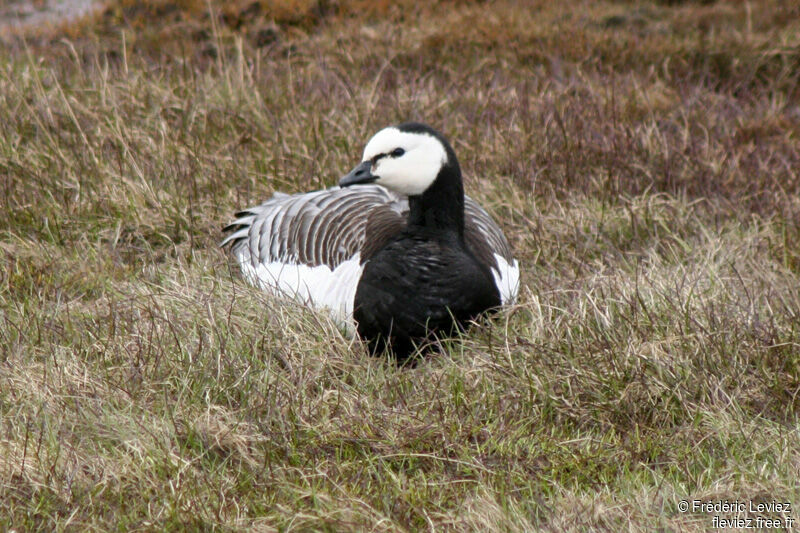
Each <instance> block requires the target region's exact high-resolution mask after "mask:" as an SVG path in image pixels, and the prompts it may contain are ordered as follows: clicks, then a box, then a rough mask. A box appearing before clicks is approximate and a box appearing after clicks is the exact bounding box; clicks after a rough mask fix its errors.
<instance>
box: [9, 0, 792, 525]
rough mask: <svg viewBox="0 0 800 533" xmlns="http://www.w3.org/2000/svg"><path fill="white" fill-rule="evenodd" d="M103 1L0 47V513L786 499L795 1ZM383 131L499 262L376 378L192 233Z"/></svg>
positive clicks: (579, 508)
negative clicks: (410, 130) (463, 203)
mask: <svg viewBox="0 0 800 533" xmlns="http://www.w3.org/2000/svg"><path fill="white" fill-rule="evenodd" d="M116 6H117V7H113V8H108V9H106V10H104V11H101V12H99V13H98V14H96V15H93V16H91V17H89V18H86V19H84V20H80V21H77V22H74V23H72V24H70V25H64V26H61V27H56V28H47V29H39V30H28V32H27V33H26V34H19V33H17V34H11V33H9V32H6V34H5V35H3V37H2V38H3V42H4V47H3V48H0V117H2V120H0V529H2V530H6V529H9V530H10V529H13V530H16V531H26V530H42V531H53V530H55V531H87V530H88V531H107V530H146V531H156V530H175V531H177V530H186V529H188V530H210V529H220V530H225V531H231V530H233V531H237V530H242V531H251V530H257V531H273V530H329V531H362V530H369V531H417V530H454V531H526V530H546V531H585V530H606V531H621V530H629V531H651V530H655V529H658V530H663V531H702V530H706V529H710V528H711V527H712V518H713V514H709V513H697V512H691V511H690V512H687V513H684V512H681V511H680V509H679V502H680V501H681V500H690V501H691V500H696V499H701V500H710V501H719V500H723V501H724V500H729V501H742V502H747V501H754V502H758V501H768V502H769V501H773V500H776V501H779V502H791V503H792V504H793V507H792V512H791V513H789V514H784V515H783V518H786V517H790V518H795V519H797V520H800V513H799V512H798V509H800V507H799V506H800V485H798V482H797V480H798V479H800V437H799V436H798V416H799V415H800V398H798V393H800V244H798V243H799V242H800V196H799V195H800V87H799V86H798V80H799V79H800V8H798V7H797V4H796V2H790V1H782V0H765V1H763V2H735V1H722V0H720V1H717V2H618V1H613V2H612V1H610V0H601V1H597V2H578V1H570V2H561V3H558V2H544V1H530V2H512V1H511V0H508V1H506V0H497V1H495V2H477V1H475V2H465V1H460V2H459V1H444V0H442V1H432V2H428V3H426V4H425V5H424V6H422V7H420V6H419V5H418V3H416V2H410V1H402V2H366V1H356V0H352V1H349V0H327V1H323V0H316V1H313V2H312V1H278V0H275V1H262V2H249V3H248V2H235V3H228V4H226V6H225V7H224V8H222V7H218V6H216V4H211V5H209V4H208V3H206V2H200V1H196V2H194V1H186V2H167V1H158V2H144V1H133V0H125V1H124V2H120V3H119V4H117V5H116ZM402 120H424V121H426V122H429V123H431V124H432V125H434V126H436V127H437V128H439V129H441V130H442V131H444V132H445V133H446V134H447V135H449V136H450V138H451V139H452V141H453V143H454V146H455V149H456V151H457V153H458V154H459V157H460V159H461V163H462V168H463V169H464V171H465V174H466V188H467V191H468V192H469V193H470V194H471V195H472V196H473V197H476V198H478V199H479V200H480V201H481V202H482V203H483V204H484V205H486V206H487V207H488V209H489V210H490V211H491V212H492V213H493V214H494V215H495V216H496V217H497V219H498V220H499V221H500V223H501V225H502V226H503V227H504V229H505V231H506V233H507V235H508V236H509V238H510V240H511V241H512V244H513V246H514V247H515V249H516V251H517V254H518V256H519V258H520V260H521V263H522V269H523V275H522V290H521V297H520V300H519V302H518V304H517V305H516V306H515V307H513V308H510V309H507V310H505V311H503V312H502V313H500V314H498V315H497V316H496V317H495V318H494V319H493V320H491V321H490V322H489V323H487V324H482V325H477V326H476V327H474V328H473V329H472V330H471V331H470V332H469V333H468V334H466V335H464V336H463V337H460V338H455V339H443V340H442V344H443V346H444V352H445V353H444V354H442V355H441V356H438V357H433V358H429V359H427V360H425V361H422V362H420V363H419V364H417V365H416V366H414V367H403V368H398V367H397V366H395V365H393V364H391V363H389V362H387V361H386V360H385V359H381V358H370V357H368V356H367V355H366V354H365V353H364V350H363V348H362V347H361V345H360V344H359V343H358V342H357V341H355V340H352V339H349V338H347V337H345V336H343V335H342V333H341V332H339V331H338V330H337V329H336V328H335V326H334V325H333V324H332V323H331V322H330V321H329V320H328V318H327V317H326V316H325V315H323V314H318V313H314V312H312V311H310V310H308V309H305V308H303V307H301V306H298V305H296V304H293V303H290V302H285V301H281V300H278V299H274V298H272V297H270V296H268V295H265V294H262V293H260V292H258V291H254V290H252V289H250V288H249V287H248V286H246V285H245V284H244V283H243V282H242V281H241V280H240V279H239V278H238V277H237V276H236V275H235V272H234V271H233V270H232V269H231V268H230V266H229V264H228V261H227V259H226V257H225V255H224V253H223V252H222V251H221V250H219V249H218V248H217V243H218V242H219V240H220V238H221V234H220V228H221V227H222V226H223V225H224V224H225V223H227V222H228V221H229V220H230V218H231V216H232V214H233V213H234V212H235V211H236V210H237V209H239V208H242V207H246V206H248V205H252V204H254V203H256V202H260V201H262V200H264V199H266V198H267V197H269V195H270V194H271V193H272V192H273V191H276V190H281V191H287V192H297V191H304V190H310V189H314V188H319V187H324V186H328V185H332V184H334V183H335V182H336V180H337V178H338V177H339V175H341V174H342V173H343V172H345V171H346V170H348V169H349V168H350V167H351V166H352V165H353V163H354V162H356V161H357V160H358V158H359V156H360V152H361V149H362V146H363V143H364V142H365V140H366V139H367V138H368V137H369V135H370V134H371V133H373V132H374V131H376V130H377V129H379V128H380V127H382V126H385V125H387V124H391V123H395V122H398V121H402ZM769 516H771V517H773V518H775V517H780V515H774V514H773V515H769ZM724 517H726V518H731V517H733V515H724ZM796 526H797V523H795V527H796Z"/></svg>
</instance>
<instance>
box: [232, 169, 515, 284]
mask: <svg viewBox="0 0 800 533" xmlns="http://www.w3.org/2000/svg"><path fill="white" fill-rule="evenodd" d="M375 209H389V210H391V212H393V213H395V214H396V215H394V216H397V215H402V218H403V219H405V215H406V214H407V213H408V200H407V199H406V198H404V197H401V196H399V195H397V194H395V193H393V192H390V191H388V190H386V189H384V188H383V187H380V186H377V185H365V186H359V187H351V188H347V189H340V188H338V187H333V188H330V189H325V190H321V191H315V192H311V193H303V194H293V195H288V194H282V193H276V194H275V195H274V196H273V197H272V198H270V199H269V200H267V201H266V202H264V203H263V204H261V205H258V206H255V207H252V208H250V209H246V210H244V211H242V212H240V213H237V215H236V216H237V218H236V220H234V221H233V222H232V223H231V224H229V225H228V226H227V227H226V228H225V229H224V231H229V232H230V234H229V235H228V236H227V237H226V238H225V239H224V240H223V241H222V243H221V246H230V249H231V253H232V254H233V255H234V256H235V257H236V258H237V259H239V261H240V262H247V261H250V262H252V264H253V266H256V265H257V263H259V262H262V263H270V262H273V261H281V262H287V263H295V264H306V265H309V266H317V265H327V266H328V267H329V268H331V269H333V268H336V267H337V266H338V265H339V264H341V263H342V262H344V261H346V260H348V259H350V258H351V257H353V256H354V255H356V254H357V253H361V252H362V249H363V248H364V241H365V233H366V227H367V223H368V221H369V219H370V216H371V215H372V214H373V213H374V210H375ZM464 215H465V240H466V241H467V245H468V246H469V247H470V248H471V249H472V250H473V252H474V253H475V255H476V257H477V258H478V259H479V260H480V261H481V262H484V263H485V264H487V265H488V266H491V267H496V266H497V263H496V260H495V257H494V254H498V255H500V256H502V257H504V258H506V260H508V261H511V259H512V255H511V249H510V247H509V245H508V241H507V240H506V238H505V236H504V235H503V231H502V230H501V229H500V227H499V226H498V225H497V224H496V223H495V221H494V220H492V218H491V216H489V214H488V213H487V212H486V211H485V210H484V209H483V208H482V207H481V206H479V205H478V204H477V203H476V202H475V201H474V200H472V199H471V198H469V197H466V202H465V212H464ZM400 228H401V229H402V226H400Z"/></svg>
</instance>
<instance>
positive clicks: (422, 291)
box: [353, 231, 500, 359]
mask: <svg viewBox="0 0 800 533" xmlns="http://www.w3.org/2000/svg"><path fill="white" fill-rule="evenodd" d="M499 305H500V295H499V293H498V290H497V287H496V286H495V284H494V280H493V278H492V276H491V274H490V272H489V270H488V268H487V267H486V266H483V265H481V264H480V263H479V262H478V261H477V260H476V259H475V257H474V256H473V255H472V254H471V253H470V252H469V251H467V250H466V248H465V247H464V245H463V242H462V243H459V242H458V239H455V238H454V239H449V240H448V239H444V238H441V236H437V237H435V238H431V237H430V236H428V235H424V234H422V235H420V234H419V233H418V232H417V233H410V232H408V231H403V232H402V233H400V234H399V235H396V236H395V237H394V238H392V239H390V240H389V242H388V243H387V244H386V245H385V246H384V247H383V248H381V249H380V250H379V251H377V252H376V253H375V254H374V255H372V257H371V258H370V259H369V260H368V261H367V263H366V264H365V265H364V271H363V273H362V275H361V280H360V281H359V284H358V287H357V289H356V296H355V302H354V309H355V310H354V313H353V318H354V319H355V321H356V324H357V328H358V333H359V334H360V335H361V337H362V338H364V339H365V340H367V341H368V342H369V344H370V348H371V349H372V350H373V351H377V350H382V349H384V348H385V347H386V345H387V344H390V345H391V348H392V351H393V352H394V354H395V355H396V356H397V357H398V358H400V359H402V358H405V357H407V356H408V355H409V354H410V353H411V352H412V351H413V350H414V346H415V345H419V344H420V343H423V342H424V341H425V340H426V339H428V338H429V337H430V335H431V333H437V332H442V333H445V334H447V333H450V332H452V331H453V329H454V328H461V327H463V326H464V325H465V324H466V323H467V322H468V321H470V320H472V319H474V318H476V317H477V316H478V315H479V314H481V313H483V312H484V311H486V310H488V309H491V308H494V307H498V306H499Z"/></svg>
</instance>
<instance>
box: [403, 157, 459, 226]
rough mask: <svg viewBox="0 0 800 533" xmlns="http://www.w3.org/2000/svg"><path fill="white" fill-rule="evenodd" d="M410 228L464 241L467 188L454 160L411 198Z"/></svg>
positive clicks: (409, 205)
mask: <svg viewBox="0 0 800 533" xmlns="http://www.w3.org/2000/svg"><path fill="white" fill-rule="evenodd" d="M408 207H409V213H408V225H409V227H411V226H417V227H422V228H426V229H431V230H434V231H435V233H437V234H440V235H442V237H448V236H453V235H454V236H455V237H457V238H458V240H460V241H463V240H464V185H463V183H462V181H461V170H460V169H459V166H458V162H457V161H455V158H454V157H453V158H452V160H451V161H449V162H448V163H447V164H446V165H445V166H444V167H442V169H441V170H440V171H439V175H438V176H436V179H435V180H434V182H433V184H432V185H431V186H430V187H428V189H427V190H426V191H425V192H424V193H422V194H421V195H419V196H409V198H408Z"/></svg>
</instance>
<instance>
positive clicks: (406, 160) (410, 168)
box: [363, 127, 447, 196]
mask: <svg viewBox="0 0 800 533" xmlns="http://www.w3.org/2000/svg"><path fill="white" fill-rule="evenodd" d="M398 148H399V149H401V150H402V151H403V153H402V155H392V152H394V151H395V150H397V149H398ZM382 154H385V155H383V157H379V158H378V160H377V161H376V162H375V163H373V165H372V169H371V173H372V175H373V176H376V177H377V180H375V183H377V184H379V185H383V186H384V187H386V188H387V189H391V190H393V191H396V192H399V193H400V194H404V195H406V196H417V195H420V194H422V193H423V192H425V190H426V189H427V188H428V187H430V186H431V184H432V183H433V182H434V180H435V179H436V176H437V175H438V174H439V170H441V168H442V167H443V166H444V165H445V164H446V163H447V152H446V151H445V149H444V146H442V143H441V142H439V139H437V138H436V137H433V136H432V135H428V134H426V133H408V132H404V131H400V130H398V129H397V128H394V127H389V128H384V129H382V130H381V131H379V132H378V133H376V134H375V135H374V136H373V137H372V139H370V141H369V142H368V143H367V146H366V148H364V158H363V160H364V161H367V160H370V159H373V158H374V157H376V156H381V155H382Z"/></svg>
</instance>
